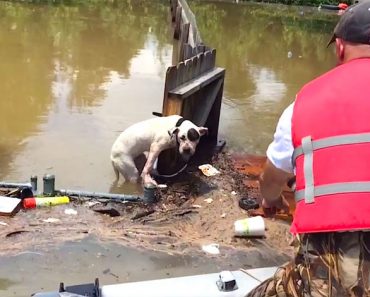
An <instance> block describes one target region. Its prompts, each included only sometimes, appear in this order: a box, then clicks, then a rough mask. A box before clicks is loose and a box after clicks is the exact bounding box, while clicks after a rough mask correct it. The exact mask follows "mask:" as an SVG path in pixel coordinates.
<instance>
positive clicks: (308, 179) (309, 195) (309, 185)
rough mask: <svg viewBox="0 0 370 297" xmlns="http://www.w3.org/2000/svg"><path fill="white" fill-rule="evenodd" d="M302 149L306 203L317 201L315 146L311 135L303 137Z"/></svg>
mask: <svg viewBox="0 0 370 297" xmlns="http://www.w3.org/2000/svg"><path fill="white" fill-rule="evenodd" d="M302 151H303V154H304V161H303V174H304V181H305V185H304V196H305V201H306V203H313V202H315V191H314V190H315V183H314V179H313V146H312V139H311V136H306V137H304V138H303V139H302Z"/></svg>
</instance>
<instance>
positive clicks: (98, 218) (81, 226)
mask: <svg viewBox="0 0 370 297" xmlns="http://www.w3.org/2000/svg"><path fill="white" fill-rule="evenodd" d="M235 159H236V158H235V157H234V158H232V157H231V156H230V155H229V154H228V153H222V154H219V155H218V157H217V158H216V159H214V161H213V162H212V163H213V165H214V166H215V167H216V168H217V169H218V170H219V171H220V172H221V174H219V175H217V176H213V177H206V176H203V175H202V173H201V172H200V171H195V172H191V173H189V174H187V175H186V176H185V177H184V180H183V181H182V182H176V183H174V184H169V187H168V189H167V190H162V192H161V193H160V200H159V202H158V203H157V204H155V205H144V204H141V203H117V202H108V203H105V202H101V201H98V200H90V201H87V202H83V201H79V200H75V201H74V202H73V203H70V204H67V205H61V206H55V207H50V208H38V209H32V210H22V211H20V212H19V213H17V214H16V216H14V217H12V218H8V217H2V218H1V221H2V222H3V223H5V224H7V225H1V226H0V237H1V238H2V245H1V246H0V254H1V255H3V256H5V255H16V254H19V253H22V252H23V251H25V250H28V249H31V248H32V249H36V250H43V249H45V247H47V248H52V247H53V246H58V245H59V244H61V243H63V242H66V241H71V240H82V239H84V238H86V237H88V236H94V237H96V238H98V239H99V240H103V241H111V242H114V243H116V244H119V245H122V246H126V247H131V248H139V249H145V250H148V251H160V252H163V253H166V254H168V255H180V254H181V255H198V256H204V252H203V251H202V250H201V247H202V245H206V244H211V243H217V244H219V247H220V248H219V249H220V255H219V256H218V258H219V259H221V258H223V259H225V261H226V262H227V261H229V260H230V259H231V258H233V257H234V256H235V255H239V254H240V255H243V254H245V255H253V257H248V256H247V257H246V261H245V263H244V262H243V265H246V266H247V267H258V266H261V265H264V264H266V265H273V264H274V265H275V264H278V263H281V262H282V261H284V260H286V259H288V257H289V255H291V252H292V249H291V247H290V246H289V242H290V240H291V235H290V233H289V223H288V222H286V221H283V220H275V219H266V225H267V232H266V237H265V238H259V239H256V238H237V237H235V236H234V229H233V228H234V226H233V223H234V221H235V220H237V219H242V218H245V217H248V212H247V211H245V210H243V209H241V208H240V207H239V205H238V201H239V199H240V198H241V197H252V198H258V195H259V191H258V183H257V176H258V174H259V172H260V169H261V167H262V163H263V160H264V158H263V157H258V158H256V157H251V156H249V157H247V158H243V159H242V160H243V161H241V159H240V158H239V159H237V161H235ZM253 162H255V163H253ZM256 164H257V165H256ZM243 170H244V173H242V172H241V171H243ZM70 208H72V209H73V210H75V211H76V213H77V214H66V213H65V211H66V209H70ZM97 211H99V213H98V212H97ZM101 212H105V213H107V214H101ZM109 214H111V215H112V214H114V216H110V215H109ZM257 255H258V256H257Z"/></svg>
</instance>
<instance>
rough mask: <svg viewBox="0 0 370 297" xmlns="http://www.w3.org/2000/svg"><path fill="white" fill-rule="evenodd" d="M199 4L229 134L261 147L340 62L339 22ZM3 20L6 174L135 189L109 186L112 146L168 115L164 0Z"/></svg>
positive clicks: (233, 141) (269, 9)
mask: <svg viewBox="0 0 370 297" xmlns="http://www.w3.org/2000/svg"><path fill="white" fill-rule="evenodd" d="M43 3H44V2H43ZM46 3H48V2H46ZM191 6H192V8H193V10H194V12H195V14H196V16H197V20H198V25H199V28H200V30H201V32H202V37H203V39H204V41H205V42H206V43H207V44H209V45H210V46H213V47H215V48H217V63H218V64H219V65H220V66H223V67H225V68H226V70H227V72H226V83H225V94H224V95H225V100H224V105H223V111H222V116H221V133H223V134H224V135H228V136H227V141H228V144H229V146H230V147H232V148H234V149H235V150H245V151H249V152H257V153H263V152H264V150H265V148H266V146H267V144H268V142H269V141H270V139H271V137H272V133H273V130H274V127H275V124H276V120H277V118H278V116H279V114H280V113H281V111H282V109H283V108H284V107H285V106H287V105H288V104H289V102H290V101H292V100H293V98H294V96H295V93H296V92H297V90H298V89H299V88H300V87H301V86H302V84H303V83H305V82H307V81H309V80H310V79H312V78H313V77H315V76H317V75H318V74H320V73H322V72H324V71H325V70H327V69H329V68H330V67H331V66H332V65H333V63H334V57H333V55H332V50H327V49H326V48H325V42H326V40H328V38H329V32H330V31H331V29H332V27H333V18H332V17H331V16H329V15H314V14H313V13H312V11H311V10H307V9H305V10H304V11H303V10H302V9H297V8H289V9H288V8H285V7H283V8H281V7H278V6H261V5H250V4H243V5H240V4H239V5H235V4H232V3H223V2H204V1H203V2H199V1H192V2H191ZM0 16H1V18H0V37H1V38H0V43H1V46H0V60H1V63H2V65H1V67H0V90H1V98H0V168H1V169H0V179H6V180H13V181H22V180H27V179H28V178H29V176H30V175H31V174H37V175H38V176H40V177H41V176H42V175H43V174H45V173H54V174H56V176H57V178H56V183H57V187H60V188H64V187H68V188H74V189H88V190H96V191H109V190H112V191H117V192H124V191H128V192H137V191H138V189H137V188H136V186H133V187H127V186H122V185H119V186H118V187H112V188H111V183H112V181H113V180H114V173H113V171H112V169H111V164H110V160H109V152H110V148H111V145H112V143H113V141H114V139H115V138H116V137H117V136H118V134H119V133H120V132H121V131H122V130H123V129H124V128H126V127H127V126H128V125H130V124H132V123H133V122H136V121H139V120H143V119H147V118H148V117H150V116H151V114H152V111H161V108H162V97H163V87H164V76H165V71H166V68H167V66H168V65H169V64H170V63H171V57H172V46H171V36H170V26H169V23H168V18H167V16H168V3H167V2H166V1H160V0H136V1H130V0H120V1H115V0H113V1H95V0H89V1H81V2H79V1H71V2H68V1H66V2H64V4H53V5H50V4H30V3H28V4H25V3H12V2H0ZM289 51H291V52H292V57H291V58H288V56H287V53H288V52H289Z"/></svg>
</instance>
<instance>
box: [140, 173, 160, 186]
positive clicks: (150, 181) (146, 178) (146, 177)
mask: <svg viewBox="0 0 370 297" xmlns="http://www.w3.org/2000/svg"><path fill="white" fill-rule="evenodd" d="M143 183H144V185H145V184H153V185H156V186H157V185H158V184H157V182H156V181H155V180H154V179H153V178H152V177H151V176H150V175H149V174H146V175H144V176H143Z"/></svg>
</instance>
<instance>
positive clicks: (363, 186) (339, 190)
mask: <svg viewBox="0 0 370 297" xmlns="http://www.w3.org/2000/svg"><path fill="white" fill-rule="evenodd" d="M345 193H370V182H348V183H335V184H328V185H322V186H317V187H315V188H314V196H315V197H319V196H324V195H332V194H345ZM294 197H295V200H296V201H297V202H299V201H301V200H303V199H304V198H305V190H300V191H296V192H295V193H294Z"/></svg>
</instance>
